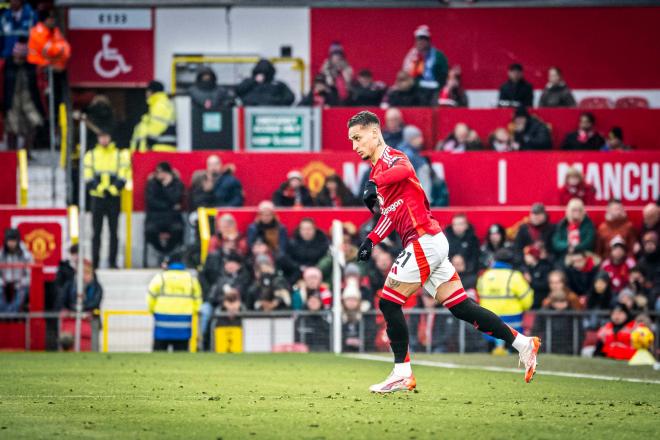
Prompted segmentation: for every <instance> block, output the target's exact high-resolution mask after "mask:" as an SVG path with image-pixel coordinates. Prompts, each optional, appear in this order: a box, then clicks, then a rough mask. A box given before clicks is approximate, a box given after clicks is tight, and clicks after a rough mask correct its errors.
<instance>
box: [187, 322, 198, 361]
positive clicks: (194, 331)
mask: <svg viewBox="0 0 660 440" xmlns="http://www.w3.org/2000/svg"><path fill="white" fill-rule="evenodd" d="M190 325H191V326H192V328H191V329H190V330H191V332H190V344H189V348H190V352H191V353H197V334H198V333H199V331H198V330H199V329H198V328H197V326H198V325H199V316H198V314H197V313H193V315H192V322H191V323H190Z"/></svg>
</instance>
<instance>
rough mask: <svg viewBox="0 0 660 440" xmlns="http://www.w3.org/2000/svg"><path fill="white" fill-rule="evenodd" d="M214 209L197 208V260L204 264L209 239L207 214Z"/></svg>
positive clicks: (209, 229) (209, 230) (209, 231)
mask: <svg viewBox="0 0 660 440" xmlns="http://www.w3.org/2000/svg"><path fill="white" fill-rule="evenodd" d="M211 211H215V209H213V210H211V209H207V208H205V207H203V206H200V207H199V208H197V226H198V227H199V243H200V245H199V246H200V252H199V261H201V262H202V264H204V262H205V261H206V255H207V253H208V250H209V240H211V228H210V226H209V215H210V214H211Z"/></svg>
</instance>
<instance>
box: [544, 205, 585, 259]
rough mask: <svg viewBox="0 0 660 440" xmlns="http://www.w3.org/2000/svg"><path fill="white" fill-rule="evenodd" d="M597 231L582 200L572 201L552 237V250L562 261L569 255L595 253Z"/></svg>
mask: <svg viewBox="0 0 660 440" xmlns="http://www.w3.org/2000/svg"><path fill="white" fill-rule="evenodd" d="M595 238H596V229H595V228H594V224H593V223H592V221H591V219H590V218H589V216H588V215H587V213H586V212H585V210H584V203H582V201H581V200H580V199H571V201H570V202H568V206H566V216H565V217H564V218H563V219H562V220H561V221H560V222H559V223H558V224H557V228H556V229H555V232H554V234H553V236H552V250H553V252H554V254H555V257H556V258H557V259H559V260H562V259H563V258H564V256H565V255H566V254H567V253H571V252H574V251H593V248H594V244H595V243H594V242H595Z"/></svg>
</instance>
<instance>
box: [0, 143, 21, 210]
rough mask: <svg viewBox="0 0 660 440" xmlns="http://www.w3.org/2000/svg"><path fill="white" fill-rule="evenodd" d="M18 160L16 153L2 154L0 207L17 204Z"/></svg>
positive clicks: (7, 152)
mask: <svg viewBox="0 0 660 440" xmlns="http://www.w3.org/2000/svg"><path fill="white" fill-rule="evenodd" d="M16 165H17V159H16V152H15V151H2V152H0V188H2V191H0V205H15V204H16V192H17V189H16V185H17V180H16V177H17V169H16Z"/></svg>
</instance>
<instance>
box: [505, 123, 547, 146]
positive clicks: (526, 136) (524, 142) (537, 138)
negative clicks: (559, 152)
mask: <svg viewBox="0 0 660 440" xmlns="http://www.w3.org/2000/svg"><path fill="white" fill-rule="evenodd" d="M513 138H514V140H515V141H516V142H518V144H520V150H521V151H524V150H550V149H551V148H552V138H551V137H550V130H549V129H548V126H547V125H545V124H544V123H543V122H541V121H539V120H538V119H536V118H535V117H534V116H529V117H528V118H527V123H526V124H525V130H524V131H523V132H522V133H518V132H516V133H514V135H513Z"/></svg>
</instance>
